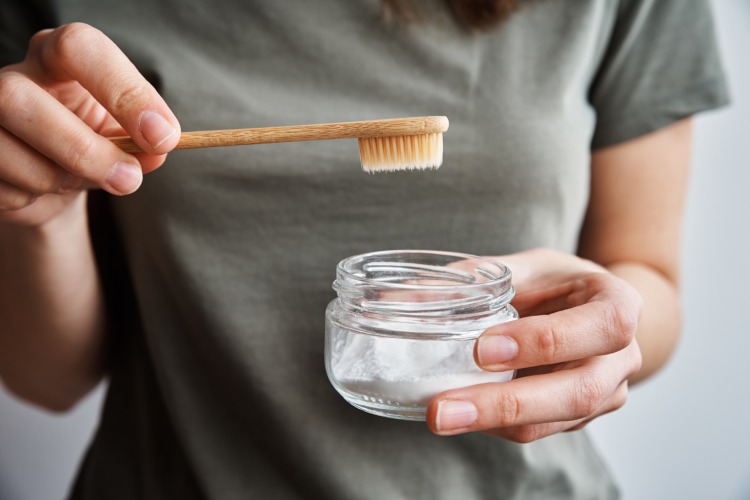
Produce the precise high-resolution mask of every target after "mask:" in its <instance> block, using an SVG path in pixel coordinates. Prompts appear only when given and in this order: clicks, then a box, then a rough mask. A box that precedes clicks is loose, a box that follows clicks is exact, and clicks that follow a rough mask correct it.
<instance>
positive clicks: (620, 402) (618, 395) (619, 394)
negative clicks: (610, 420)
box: [612, 384, 628, 410]
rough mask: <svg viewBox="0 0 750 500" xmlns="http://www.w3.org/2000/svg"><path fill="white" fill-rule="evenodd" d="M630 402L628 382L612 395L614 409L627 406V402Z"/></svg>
mask: <svg viewBox="0 0 750 500" xmlns="http://www.w3.org/2000/svg"><path fill="white" fill-rule="evenodd" d="M627 402H628V386H627V384H622V385H621V386H620V387H619V388H618V389H617V391H615V393H614V395H613V397H612V409H613V410H619V409H620V408H622V407H623V406H625V403H627Z"/></svg>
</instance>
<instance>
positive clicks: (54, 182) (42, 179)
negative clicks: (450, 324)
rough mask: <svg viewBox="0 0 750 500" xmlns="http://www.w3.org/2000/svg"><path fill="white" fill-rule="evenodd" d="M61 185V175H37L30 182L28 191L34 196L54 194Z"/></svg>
mask: <svg viewBox="0 0 750 500" xmlns="http://www.w3.org/2000/svg"><path fill="white" fill-rule="evenodd" d="M61 183H62V175H37V176H35V177H34V178H33V179H32V180H31V182H30V184H31V185H30V187H29V190H30V191H31V192H32V193H35V194H45V193H53V192H56V191H57V190H58V189H59V188H60V184H61Z"/></svg>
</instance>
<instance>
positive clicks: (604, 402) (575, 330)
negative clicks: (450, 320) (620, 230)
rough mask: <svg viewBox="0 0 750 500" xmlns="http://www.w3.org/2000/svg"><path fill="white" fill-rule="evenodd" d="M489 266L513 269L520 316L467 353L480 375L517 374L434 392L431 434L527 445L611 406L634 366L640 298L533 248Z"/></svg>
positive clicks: (569, 258)
mask: <svg viewBox="0 0 750 500" xmlns="http://www.w3.org/2000/svg"><path fill="white" fill-rule="evenodd" d="M497 260H499V261H501V262H503V263H504V264H506V265H507V266H508V267H509V268H510V269H511V270H512V272H513V282H514V285H515V288H516V297H515V299H514V300H513V306H515V308H516V309H517V310H518V312H519V314H520V317H521V319H518V320H516V321H512V322H506V323H502V324H499V325H496V326H493V327H490V328H488V329H487V330H486V331H485V332H484V333H483V334H482V335H481V336H480V338H479V339H478V341H477V342H476V345H475V350H474V356H475V359H476V361H477V364H478V365H479V366H480V367H481V368H483V369H484V370H488V371H493V372H507V371H508V370H517V376H516V378H515V379H514V380H512V381H510V382H503V383H488V384H481V385H474V386H470V387H465V388H461V389H454V390H449V391H445V392H443V393H441V394H439V395H437V396H436V397H434V398H433V399H432V401H431V402H430V404H429V406H428V410H427V423H428V425H429V427H430V429H431V430H432V431H433V432H435V433H437V434H440V435H453V434H461V433H465V432H473V431H483V432H487V433H490V434H494V435H497V436H500V437H503V438H506V439H509V440H512V441H516V442H531V441H534V440H537V439H540V438H542V437H545V436H549V435H551V434H556V433H558V432H563V431H569V430H576V429H579V428H581V427H583V426H585V425H586V424H587V423H588V422H590V421H591V420H592V419H594V418H596V417H598V416H600V415H603V414H605V413H608V412H611V411H614V410H616V409H618V408H620V407H621V406H622V405H623V404H624V403H625V400H626V398H627V393H628V378H629V377H631V376H632V375H634V374H635V373H636V372H637V371H638V370H639V369H640V366H641V352H640V349H639V347H638V343H637V341H636V340H635V331H636V326H637V324H638V320H639V315H640V309H641V303H642V299H641V296H640V295H639V294H638V293H637V292H636V291H635V289H634V288H633V287H631V286H630V285H629V284H627V283H626V282H625V281H624V280H621V279H620V278H618V277H616V276H614V275H613V274H611V273H609V272H608V271H607V270H606V269H604V268H602V267H600V266H598V265H596V264H594V263H592V262H590V261H587V260H583V259H580V258H578V257H575V256H573V255H568V254H564V253H560V252H554V251H550V250H532V251H527V252H522V253H518V254H513V255H508V256H503V257H498V258H497Z"/></svg>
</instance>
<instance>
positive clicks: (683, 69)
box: [589, 0, 729, 149]
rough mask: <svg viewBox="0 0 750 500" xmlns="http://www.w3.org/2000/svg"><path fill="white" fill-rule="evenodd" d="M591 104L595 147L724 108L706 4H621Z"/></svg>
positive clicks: (637, 0) (645, 0) (657, 0)
mask: <svg viewBox="0 0 750 500" xmlns="http://www.w3.org/2000/svg"><path fill="white" fill-rule="evenodd" d="M589 99H590V102H591V104H592V105H593V106H594V108H595V110H596V115H597V124H596V129H595V131H594V136H593V139H592V148H593V149H597V148H602V147H606V146H610V145H613V144H617V143H620V142H624V141H627V140H629V139H633V138H635V137H638V136H641V135H644V134H647V133H649V132H652V131H655V130H658V129H660V128H662V127H665V126H667V125H669V124H671V123H673V122H676V121H678V120H681V119H683V118H686V117H688V116H690V115H693V114H695V113H698V112H700V111H705V110H709V109H713V108H717V107H720V106H722V105H725V104H727V103H728V102H729V93H728V90H727V86H726V81H725V77H724V72H723V69H722V65H721V60H720V57H719V51H718V47H717V41H716V36H715V32H714V25H713V18H712V15H711V10H710V7H709V5H708V0H630V1H629V0H623V1H622V2H621V4H620V6H619V11H618V15H617V20H616V24H615V26H614V29H613V31H612V34H611V37H610V40H609V44H608V45H607V48H606V51H605V54H604V57H603V59H602V63H601V65H600V68H599V70H598V72H597V75H596V77H595V78H594V81H593V83H592V86H591V88H590V91H589Z"/></svg>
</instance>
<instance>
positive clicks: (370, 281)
mask: <svg viewBox="0 0 750 500" xmlns="http://www.w3.org/2000/svg"><path fill="white" fill-rule="evenodd" d="M408 255H415V256H422V257H426V256H427V257H428V256H431V255H432V256H436V257H442V258H455V259H456V261H457V262H458V261H474V262H478V263H480V264H482V265H484V266H489V267H490V270H488V269H487V268H486V267H483V268H476V269H475V271H476V272H475V273H473V274H472V275H471V280H470V281H467V282H464V283H461V282H456V281H454V282H451V283H450V284H449V285H445V284H420V283H399V282H395V281H383V280H379V279H377V278H371V277H366V276H362V275H361V274H360V273H358V272H357V271H358V270H361V269H362V267H363V266H362V264H363V263H365V262H366V261H368V259H369V260H375V259H384V261H385V262H387V263H394V264H401V265H402V266H408V265H409V263H408V262H407V261H406V260H405V259H403V257H404V256H408ZM395 256H402V259H401V260H397V259H393V257H395ZM389 258H390V259H391V260H388V259H389ZM411 260H414V259H411ZM423 266H425V265H423ZM442 269H447V268H442ZM492 269H494V270H497V272H496V273H494V272H492V271H491V270H492ZM336 271H337V274H338V277H339V278H343V279H345V280H346V281H349V282H354V283H358V284H361V285H364V286H366V285H375V284H377V285H378V286H387V287H388V288H392V289H408V290H425V291H426V290H432V291H436V290H445V289H446V288H449V287H450V288H451V289H454V290H457V291H460V290H465V291H469V290H473V289H476V288H487V287H493V286H499V287H500V288H501V289H503V290H505V288H506V287H507V288H508V289H510V287H511V284H510V283H511V276H512V273H511V270H510V269H509V268H508V266H506V265H505V264H503V263H501V262H499V261H497V260H495V259H491V258H487V257H480V256H477V255H471V254H466V253H460V252H449V251H442V250H381V251H376V252H369V253H363V254H359V255H353V256H351V257H347V258H345V259H343V260H341V261H340V262H339V263H338V265H337V266H336ZM443 272H445V273H446V274H452V277H453V278H455V277H456V276H460V275H462V274H463V275H464V276H466V275H468V274H469V273H468V272H466V271H462V270H460V269H451V270H450V273H448V272H446V271H443ZM477 275H479V276H480V277H482V278H484V280H483V281H480V280H476V279H475V278H476V277H477ZM337 281H338V280H337Z"/></svg>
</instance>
